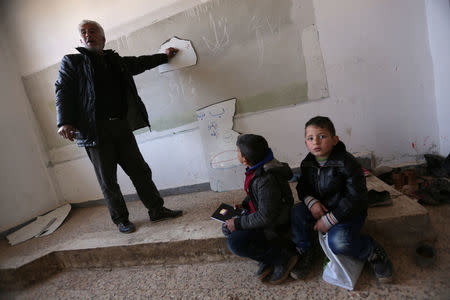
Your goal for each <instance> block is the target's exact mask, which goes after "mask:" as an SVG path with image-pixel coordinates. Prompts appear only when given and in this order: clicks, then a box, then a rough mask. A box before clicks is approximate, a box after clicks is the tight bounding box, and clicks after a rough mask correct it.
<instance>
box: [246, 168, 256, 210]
mask: <svg viewBox="0 0 450 300" xmlns="http://www.w3.org/2000/svg"><path fill="white" fill-rule="evenodd" d="M255 171H256V169H255V170H251V171H247V172H245V181H244V190H245V192H246V193H247V195H248V196H249V197H250V193H249V186H250V181H251V180H252V178H253V175H255ZM248 205H249V206H250V213H251V214H252V213H254V212H255V211H256V210H255V207H254V206H253V203H252V198H251V197H250V201H249V202H248Z"/></svg>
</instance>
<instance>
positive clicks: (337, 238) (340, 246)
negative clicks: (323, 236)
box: [328, 232, 351, 254]
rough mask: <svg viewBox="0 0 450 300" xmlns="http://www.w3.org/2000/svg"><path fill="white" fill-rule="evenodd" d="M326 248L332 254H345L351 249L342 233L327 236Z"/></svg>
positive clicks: (348, 241)
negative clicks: (328, 248)
mask: <svg viewBox="0 0 450 300" xmlns="http://www.w3.org/2000/svg"><path fill="white" fill-rule="evenodd" d="M328 247H330V250H331V251H333V253H334V254H347V253H348V252H349V251H350V250H351V249H350V248H351V243H350V240H349V239H348V237H347V235H346V234H345V233H344V232H337V233H336V234H333V235H328Z"/></svg>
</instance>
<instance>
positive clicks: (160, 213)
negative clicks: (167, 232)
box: [149, 207, 183, 222]
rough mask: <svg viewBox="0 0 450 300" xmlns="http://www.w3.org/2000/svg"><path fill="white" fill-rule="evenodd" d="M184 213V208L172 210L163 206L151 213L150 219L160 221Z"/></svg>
mask: <svg viewBox="0 0 450 300" xmlns="http://www.w3.org/2000/svg"><path fill="white" fill-rule="evenodd" d="M182 214H183V211H182V210H171V209H168V208H165V207H161V208H160V209H159V210H157V211H155V212H152V213H149V216H150V221H152V222H159V221H163V220H167V219H173V218H176V217H179V216H181V215H182Z"/></svg>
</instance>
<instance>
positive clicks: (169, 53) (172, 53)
mask: <svg viewBox="0 0 450 300" xmlns="http://www.w3.org/2000/svg"><path fill="white" fill-rule="evenodd" d="M178 51H179V50H178V49H177V48H173V47H170V48H167V49H166V55H167V57H168V58H169V60H170V59H171V58H172V57H174V56H175V55H177V53H178Z"/></svg>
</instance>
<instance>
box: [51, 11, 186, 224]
mask: <svg viewBox="0 0 450 300" xmlns="http://www.w3.org/2000/svg"><path fill="white" fill-rule="evenodd" d="M79 32H80V35H81V39H80V41H81V43H82V44H83V46H84V47H79V48H77V50H78V51H79V52H80V54H69V55H66V56H64V57H63V59H62V61H61V66H60V70H59V75H58V80H57V81H56V83H55V86H56V119H57V126H58V128H59V129H58V134H60V135H61V136H62V137H64V138H66V139H69V140H70V141H73V140H74V139H76V140H77V144H78V146H80V147H85V149H86V152H87V154H88V156H89V159H90V160H91V162H92V164H93V166H94V169H95V173H96V175H97V179H98V182H99V184H100V187H101V189H102V192H103V195H104V197H105V200H106V203H107V205H108V209H109V212H110V214H111V218H112V220H113V222H114V223H115V224H116V225H117V226H118V227H119V231H120V232H122V233H130V232H133V231H135V227H134V224H133V223H131V222H130V221H129V220H128V209H127V206H126V204H125V201H124V199H123V195H122V192H121V191H120V187H119V185H118V184H117V165H118V164H119V165H120V166H121V167H122V169H123V170H124V171H125V173H126V174H127V175H128V176H129V177H130V179H131V181H132V182H133V185H134V187H135V188H136V191H137V193H138V195H139V198H140V199H141V201H142V202H143V203H144V205H145V207H146V208H147V209H148V213H149V216H150V221H152V222H156V221H161V220H164V219H168V218H175V217H178V216H181V215H182V211H181V210H170V209H167V208H165V207H164V206H163V204H164V200H163V199H162V198H161V196H160V194H159V192H158V190H157V188H156V186H155V184H154V183H153V180H152V171H151V170H150V167H149V166H148V164H147V163H146V162H145V160H144V158H143V157H142V154H141V152H140V151H139V148H138V146H137V143H136V140H135V138H134V135H133V130H136V129H139V128H143V127H146V126H149V127H150V123H149V120H148V114H147V111H146V109H145V106H144V103H143V102H142V100H141V98H140V97H139V95H138V93H137V89H136V85H135V83H134V80H133V77H132V76H134V75H137V74H140V73H142V72H144V71H146V70H149V69H152V68H154V67H156V66H158V65H161V64H164V63H167V62H168V61H169V60H170V59H171V58H172V57H174V56H175V55H176V54H177V52H178V49H175V48H168V49H166V51H165V54H163V53H161V54H154V55H144V56H139V57H121V56H119V54H117V53H116V52H114V51H113V50H104V49H103V48H104V47H105V41H106V39H105V33H104V31H103V28H102V27H101V26H100V24H98V23H97V22H95V21H90V20H83V21H82V22H81V23H80V25H79Z"/></svg>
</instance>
